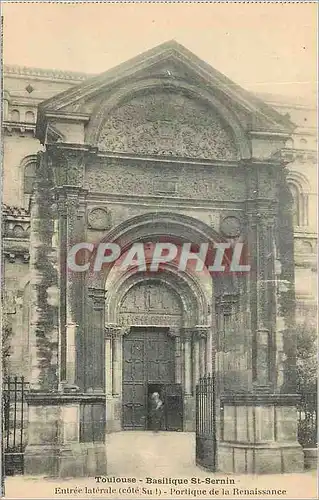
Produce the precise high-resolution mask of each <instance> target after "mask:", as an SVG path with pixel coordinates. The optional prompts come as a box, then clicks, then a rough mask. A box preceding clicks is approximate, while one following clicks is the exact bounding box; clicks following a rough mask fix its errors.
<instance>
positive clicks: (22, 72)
mask: <svg viewBox="0 0 319 500" xmlns="http://www.w3.org/2000/svg"><path fill="white" fill-rule="evenodd" d="M3 75H4V76H10V75H14V76H16V77H20V78H24V77H26V76H27V77H29V78H30V77H31V78H41V79H49V80H64V81H68V82H72V81H74V82H83V81H85V80H87V79H88V78H90V77H92V76H94V74H89V73H82V72H75V71H63V70H56V69H43V68H30V67H28V66H18V65H11V64H4V65H3Z"/></svg>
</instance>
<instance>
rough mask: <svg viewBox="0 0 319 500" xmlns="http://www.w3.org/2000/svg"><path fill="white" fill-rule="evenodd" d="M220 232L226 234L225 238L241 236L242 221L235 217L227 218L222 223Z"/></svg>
mask: <svg viewBox="0 0 319 500" xmlns="http://www.w3.org/2000/svg"><path fill="white" fill-rule="evenodd" d="M220 230H221V232H222V233H223V234H224V236H228V237H230V238H236V236H239V235H240V230H241V225H240V220H239V219H238V218H237V217H234V216H229V217H225V218H224V219H223V220H222V221H221V224H220Z"/></svg>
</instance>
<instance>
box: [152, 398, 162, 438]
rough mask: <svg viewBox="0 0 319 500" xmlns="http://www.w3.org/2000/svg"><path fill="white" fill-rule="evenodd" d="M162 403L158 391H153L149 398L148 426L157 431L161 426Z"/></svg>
mask: <svg viewBox="0 0 319 500" xmlns="http://www.w3.org/2000/svg"><path fill="white" fill-rule="evenodd" d="M163 416H164V403H163V401H162V400H161V398H160V395H159V393H158V392H153V393H152V394H151V398H150V428H151V429H152V430H153V431H154V432H158V431H159V430H160V429H161V428H162V422H163Z"/></svg>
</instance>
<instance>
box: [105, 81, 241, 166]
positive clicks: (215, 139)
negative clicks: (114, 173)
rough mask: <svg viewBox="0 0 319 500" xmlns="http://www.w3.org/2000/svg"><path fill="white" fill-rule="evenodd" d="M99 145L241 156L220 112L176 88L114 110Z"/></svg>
mask: <svg viewBox="0 0 319 500" xmlns="http://www.w3.org/2000/svg"><path fill="white" fill-rule="evenodd" d="M98 147H99V148H100V149H101V150H104V151H113V152H129V153H136V154H152V155H165V156H169V155H171V156H182V157H188V158H214V159H216V158H220V159H224V160H225V159H227V160H231V159H237V151H236V147H235V145H234V140H233V137H232V135H231V133H230V131H229V130H227V127H226V126H225V124H224V123H223V121H222V119H221V118H220V117H219V116H218V115H217V113H216V112H214V110H213V109H207V104H205V103H201V102H199V101H197V100H194V99H190V98H189V97H187V96H185V95H182V94H178V93H174V92H172V91H162V92H156V94H155V93H149V94H148V95H145V94H144V95H142V96H137V97H134V98H133V99H132V100H131V101H130V102H128V103H125V104H123V105H122V106H121V107H119V108H117V109H115V110H114V111H113V112H111V114H110V115H108V117H107V119H106V121H105V123H104V126H103V128H102V130H101V133H100V136H99V139H98Z"/></svg>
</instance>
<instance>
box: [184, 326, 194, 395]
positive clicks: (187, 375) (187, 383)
mask: <svg viewBox="0 0 319 500" xmlns="http://www.w3.org/2000/svg"><path fill="white" fill-rule="evenodd" d="M192 336H193V329H192V328H184V329H183V345H184V390H185V395H188V396H189V395H191V394H192Z"/></svg>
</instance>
